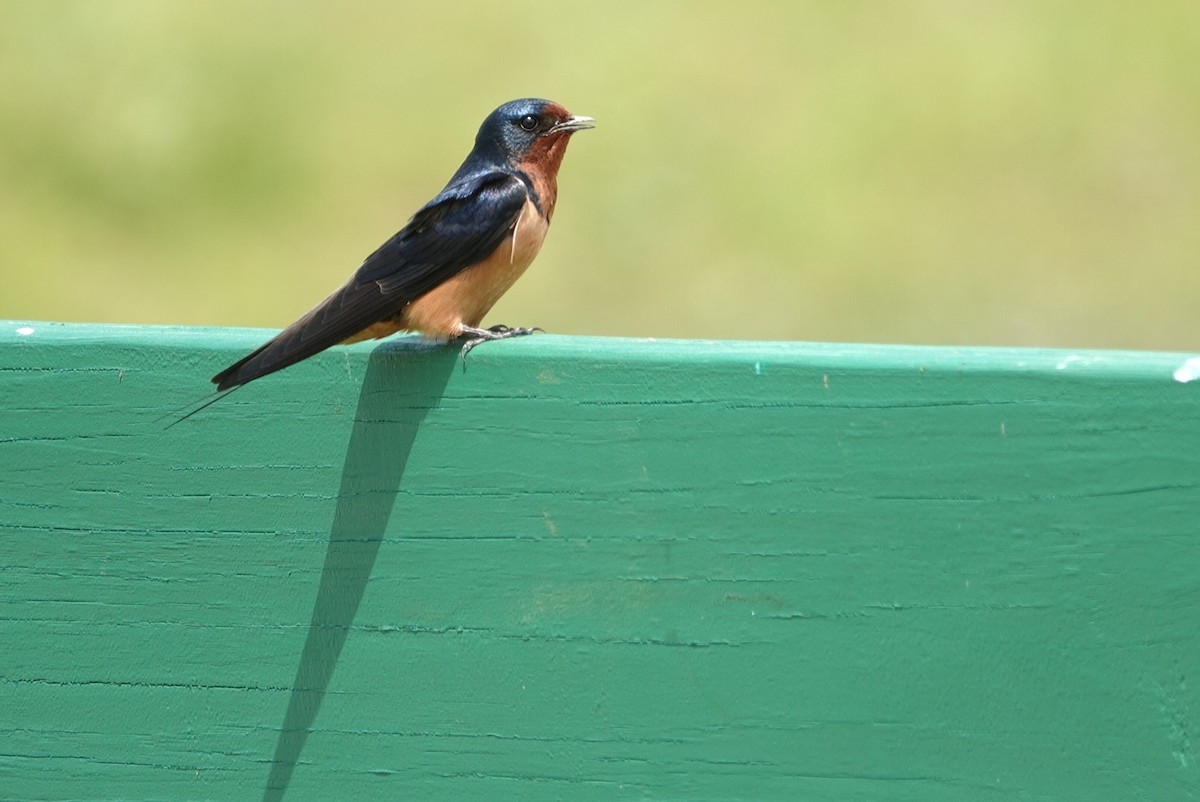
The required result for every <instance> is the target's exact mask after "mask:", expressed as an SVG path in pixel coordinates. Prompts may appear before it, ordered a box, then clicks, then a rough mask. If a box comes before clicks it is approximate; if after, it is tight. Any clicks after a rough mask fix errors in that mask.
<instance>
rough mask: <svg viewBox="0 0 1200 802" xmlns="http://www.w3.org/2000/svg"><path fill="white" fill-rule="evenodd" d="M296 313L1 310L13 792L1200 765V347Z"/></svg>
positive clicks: (1034, 787)
mask: <svg viewBox="0 0 1200 802" xmlns="http://www.w3.org/2000/svg"><path fill="white" fill-rule="evenodd" d="M267 334H268V333H267V332H263V331H246V330H212V329H208V330H204V329H179V328H152V327H111V326H103V327H101V326H84V325H61V324H57V325H56V324H45V323H25V322H10V323H5V324H0V465H2V466H3V471H4V474H3V476H4V478H3V479H2V480H0V651H2V654H3V656H2V657H0V798H3V799H14V800H15V799H31V800H32V799H38V800H51V799H53V800H59V799H64V800H65V799H81V798H87V799H114V800H115V799H122V800H151V799H153V800H176V799H177V800H200V799H213V800H217V799H220V800H241V799H246V800H249V799H263V800H279V799H284V798H286V799H289V800H292V799H321V800H327V799H356V800H371V799H389V800H391V799H400V798H407V799H420V800H464V799H487V800H501V799H520V800H551V799H571V800H592V799H594V800H625V799H628V800H643V799H663V800H667V799H669V800H748V801H749V800H754V801H755V802H761V801H762V800H799V799H804V800H854V799H871V800H955V801H956V802H957V801H958V800H964V799H997V800H1002V799H1013V800H1042V799H1045V800H1051V799H1052V800H1087V801H1088V802H1094V800H1099V799H1154V800H1163V799H1194V798H1198V797H1200V783H1198V782H1197V759H1198V754H1197V750H1198V749H1200V723H1198V721H1197V720H1194V719H1193V718H1192V716H1193V715H1197V714H1200V698H1198V696H1197V688H1198V687H1200V675H1198V672H1200V668H1198V667H1200V625H1198V622H1197V616H1196V611H1197V609H1200V514H1198V510H1200V440H1198V438H1197V436H1196V431H1197V424H1198V423H1200V381H1196V382H1190V381H1181V379H1187V378H1189V377H1190V375H1191V373H1190V372H1189V369H1188V367H1187V365H1188V364H1189V363H1187V362H1186V360H1187V358H1188V357H1187V355H1184V354H1153V353H1117V352H1061V351H1055V352H1050V351H1035V350H1000V349H993V350H989V349H969V348H956V349H949V348H907V347H878V346H850V345H814V344H796V343H750V342H653V341H643V340H620V339H597V338H576V337H554V336H548V335H547V336H537V337H530V338H525V339H522V340H517V341H510V342H505V343H493V344H485V345H483V346H480V347H479V348H478V349H476V350H475V351H474V352H473V353H472V355H471V358H470V361H469V363H468V364H467V365H466V367H465V369H464V367H463V365H462V363H461V362H460V361H459V360H458V359H457V354H456V352H455V351H454V350H453V349H445V348H442V349H437V348H434V349H430V348H428V347H423V346H420V345H418V344H414V343H413V342H412V341H411V340H405V339H397V340H393V341H389V342H386V343H384V344H374V343H372V344H364V345H361V346H354V347H351V348H339V349H334V350H333V351H330V352H327V353H326V354H324V355H321V356H320V357H317V358H315V359H313V360H311V361H309V362H307V363H304V364H302V365H299V366H297V367H295V368H292V369H289V370H287V371H285V372H283V373H281V374H278V375H276V376H272V377H269V378H267V379H264V380H263V381H261V382H258V383H255V384H252V385H250V386H248V387H246V388H243V389H241V390H239V391H237V392H236V393H235V394H233V395H232V396H230V397H228V398H226V399H224V400H223V401H221V402H220V403H218V404H215V405H214V406H212V407H210V408H208V409H206V410H204V411H203V412H200V413H199V414H197V415H196V416H195V417H193V418H191V419H189V420H187V421H185V422H183V423H181V424H179V425H178V426H174V427H171V428H164V427H165V426H166V424H167V423H169V422H170V421H171V420H172V418H171V417H170V414H171V413H172V411H174V410H177V409H178V408H180V407H185V406H186V405H187V404H188V403H189V402H191V401H193V400H195V399H197V398H199V397H201V396H203V395H204V393H206V392H207V390H208V384H207V377H208V376H210V375H211V374H213V373H215V372H216V371H217V370H218V369H219V368H221V367H223V366H224V365H225V364H226V363H228V362H230V361H232V360H233V359H235V358H236V357H237V356H240V355H241V353H243V352H244V351H246V350H248V349H250V348H252V347H253V346H255V345H257V344H258V343H259V342H260V341H262V340H263V339H264V338H265V337H266V336H267ZM1190 364H1192V365H1193V367H1194V366H1195V365H1196V364H1197V363H1190ZM1193 372H1194V371H1193ZM164 415H168V417H167V418H165V419H164V418H163V417H162V416H164Z"/></svg>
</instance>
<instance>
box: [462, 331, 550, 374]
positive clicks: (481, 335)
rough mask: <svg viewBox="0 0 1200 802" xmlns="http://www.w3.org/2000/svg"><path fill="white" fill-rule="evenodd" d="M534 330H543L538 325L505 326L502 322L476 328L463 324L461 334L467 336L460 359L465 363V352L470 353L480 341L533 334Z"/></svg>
mask: <svg viewBox="0 0 1200 802" xmlns="http://www.w3.org/2000/svg"><path fill="white" fill-rule="evenodd" d="M535 331H544V329H541V328H539V327H538V326H531V327H529V328H525V327H521V326H518V327H516V328H513V327H510V326H505V325H503V324H501V325H496V326H491V327H490V328H486V329H477V328H475V327H474V326H463V327H462V336H464V337H469V338H470V339H468V340H467V341H466V342H465V343H463V347H462V361H463V363H464V364H465V363H466V361H467V354H469V353H471V349H472V348H474V347H475V346H477V345H479V344H480V343H485V342H489V341H491V340H507V339H508V338H509V337H524V336H525V335H526V334H533V333H534V332H535Z"/></svg>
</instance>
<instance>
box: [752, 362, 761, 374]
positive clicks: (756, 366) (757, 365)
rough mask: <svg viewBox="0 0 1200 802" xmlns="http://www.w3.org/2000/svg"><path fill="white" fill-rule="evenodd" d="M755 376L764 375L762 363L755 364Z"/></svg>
mask: <svg viewBox="0 0 1200 802" xmlns="http://www.w3.org/2000/svg"><path fill="white" fill-rule="evenodd" d="M754 375H755V376H761V375H763V366H762V363H761V362H755V363H754Z"/></svg>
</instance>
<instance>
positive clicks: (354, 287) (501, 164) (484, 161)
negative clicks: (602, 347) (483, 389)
mask: <svg viewBox="0 0 1200 802" xmlns="http://www.w3.org/2000/svg"><path fill="white" fill-rule="evenodd" d="M594 124H595V121H594V120H593V119H592V118H591V117H579V116H575V115H572V114H570V113H569V112H568V111H567V110H566V109H564V108H563V107H562V106H560V105H558V104H557V103H552V102H550V101H548V100H540V99H536V98H526V99H524V100H514V101H512V102H511V103H505V104H504V105H503V106H501V107H500V108H498V109H496V110H495V111H493V112H492V113H491V114H489V115H488V117H487V119H486V120H484V121H483V125H482V126H480V128H479V133H478V135H476V137H475V147H474V148H473V149H472V150H471V152H470V154H468V155H467V158H466V161H464V162H463V163H462V166H461V167H459V168H458V172H456V173H455V174H454V177H453V178H451V179H450V183H448V184H446V187H445V189H443V190H442V191H441V192H439V193H438V195H437V197H435V198H434V199H433V200H431V201H430V202H429V203H427V204H425V206H424V207H422V208H421V209H420V211H418V212H417V213H416V214H415V215H413V217H412V219H411V220H409V221H408V224H407V225H405V226H404V228H402V229H400V231H399V232H397V233H396V234H395V235H394V236H393V237H392V238H391V239H389V240H388V241H387V242H385V243H384V244H383V245H382V246H380V248H379V249H378V250H377V251H375V252H374V253H373V254H371V255H370V256H368V257H367V258H366V261H364V262H363V263H362V266H361V267H359V268H358V270H357V271H355V273H354V275H353V276H351V277H350V280H349V281H347V282H346V283H345V284H344V285H342V286H341V287H340V288H339V289H337V290H336V291H334V293H333V294H332V295H330V296H329V297H328V298H326V299H325V300H324V301H322V302H321V303H320V304H318V305H317V306H316V308H314V309H313V310H312V311H310V312H309V313H308V314H306V315H304V317H302V318H300V319H299V320H297V321H296V322H295V323H293V324H292V325H290V326H288V327H287V328H286V329H284V330H283V331H282V332H280V333H279V334H278V335H276V336H275V337H274V338H272V339H271V340H270V341H269V342H267V343H266V344H265V345H263V346H261V347H260V348H258V349H257V350H255V351H253V352H252V353H250V354H247V355H246V356H244V357H242V358H241V359H239V360H238V361H237V362H234V363H233V364H232V365H230V366H229V367H227V368H225V370H223V371H221V372H220V373H218V374H217V375H216V376H213V378H212V381H213V384H215V385H217V391H218V392H221V391H225V390H232V389H234V388H236V387H240V386H241V385H243V384H246V383H247V382H251V381H254V380H255V379H258V378H261V377H263V376H266V375H267V374H270V373H274V372H275V371H277V370H282V369H284V368H286V367H288V366H290V365H294V364H296V363H297V362H300V361H301V360H304V359H307V358H308V357H310V356H312V355H313V354H316V353H319V352H321V351H324V350H325V349H326V348H328V347H329V346H331V345H337V344H339V343H353V342H359V341H360V340H367V339H371V338H380V337H386V336H388V335H389V334H394V333H395V332H398V331H413V332H418V333H420V334H422V335H424V336H425V337H427V338H430V339H433V340H440V341H443V342H446V341H449V340H452V339H455V338H458V337H466V338H468V339H467V342H466V343H465V344H464V345H463V349H462V354H463V357H464V358H465V357H466V355H467V352H468V351H470V350H471V349H472V348H473V347H475V346H476V345H478V344H479V343H481V342H484V341H486V340H501V339H505V338H507V337H517V336H521V335H524V334H530V333H532V332H533V331H535V330H536V329H531V328H509V327H507V326H493V327H491V328H488V329H483V328H480V327H479V325H480V323H481V322H482V321H483V316H484V315H486V314H487V313H488V310H490V309H491V308H492V305H493V304H495V303H496V301H498V300H499V299H500V296H501V295H503V294H504V292H505V291H506V290H508V288H509V287H511V286H512V284H513V282H514V281H516V280H517V279H518V278H519V277H520V276H521V274H522V273H523V272H525V268H527V267H529V263H530V262H532V261H533V259H534V257H535V256H537V253H538V251H539V250H540V249H541V247H542V240H543V239H544V238H545V236H546V229H547V227H548V226H549V225H550V218H551V217H552V216H553V214H554V204H555V201H556V200H557V199H558V180H557V176H558V167H559V165H560V164H561V163H562V158H563V154H564V153H565V152H566V149H567V142H568V141H570V139H571V134H573V133H575V132H576V131H580V130H582V129H585V128H591V127H593V126H594ZM197 411H198V410H197Z"/></svg>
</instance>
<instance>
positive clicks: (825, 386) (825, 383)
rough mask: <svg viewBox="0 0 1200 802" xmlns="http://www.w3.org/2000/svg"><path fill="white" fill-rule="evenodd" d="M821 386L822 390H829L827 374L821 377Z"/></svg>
mask: <svg viewBox="0 0 1200 802" xmlns="http://www.w3.org/2000/svg"><path fill="white" fill-rule="evenodd" d="M821 385H822V386H824V388H825V389H826V390H828V389H829V374H828V373H825V374H822V375H821Z"/></svg>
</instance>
